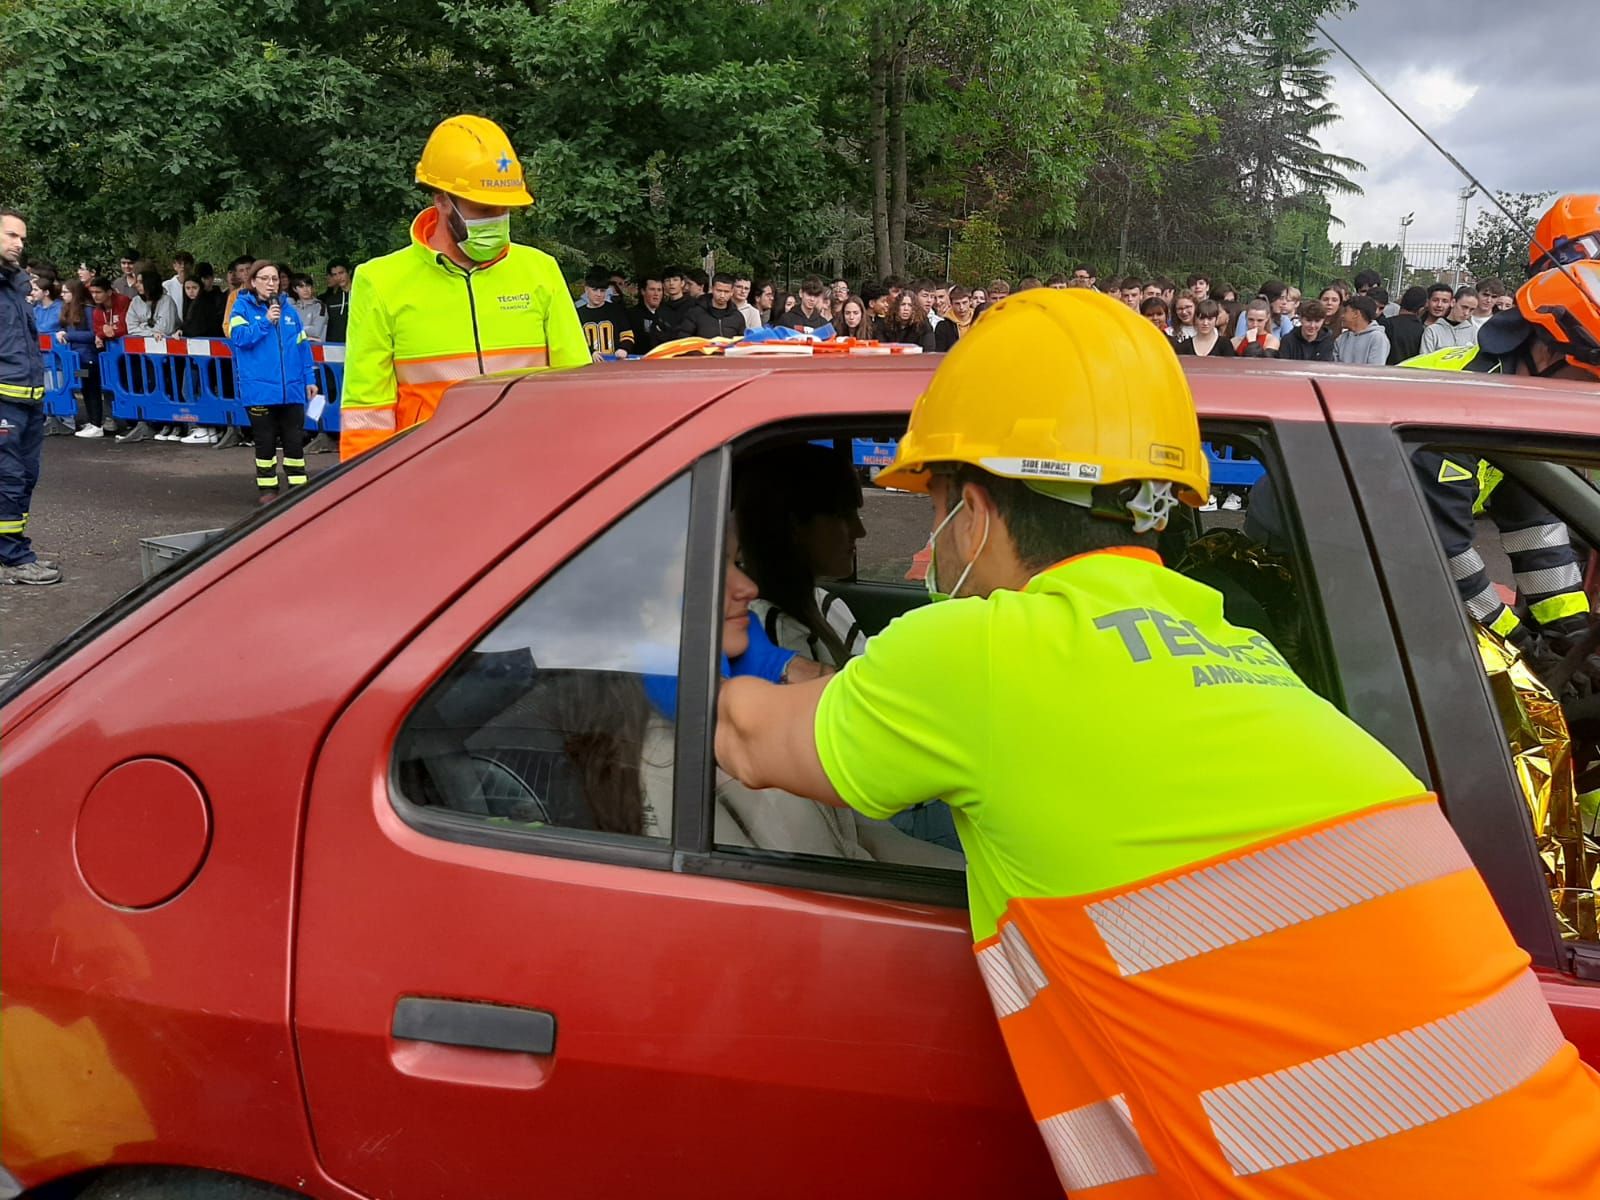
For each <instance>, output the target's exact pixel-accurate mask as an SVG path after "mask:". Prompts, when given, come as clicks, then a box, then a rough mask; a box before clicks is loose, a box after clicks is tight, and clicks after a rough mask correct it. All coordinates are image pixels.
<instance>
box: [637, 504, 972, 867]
mask: <svg viewBox="0 0 1600 1200" xmlns="http://www.w3.org/2000/svg"><path fill="white" fill-rule="evenodd" d="M738 559H739V541H738V536H737V534H736V533H735V531H734V530H733V529H732V528H730V529H729V536H728V555H727V565H726V575H725V580H724V584H723V600H722V653H723V658H724V664H723V669H724V672H725V673H731V674H735V675H737V674H749V673H753V674H759V675H761V676H762V677H763V678H767V679H770V680H772V681H774V682H786V683H794V682H799V681H800V680H803V679H815V678H816V677H817V675H818V674H820V673H822V672H824V671H825V670H826V668H823V667H821V666H819V665H818V664H817V663H815V662H812V661H810V660H809V659H806V658H804V657H802V656H800V655H798V654H791V653H790V652H789V651H784V650H780V649H778V648H777V647H774V646H773V645H772V644H771V643H770V642H769V641H768V640H767V638H766V636H765V634H764V632H763V631H762V629H761V627H760V625H759V624H758V623H757V622H756V620H755V619H754V616H753V615H752V613H751V603H752V602H753V601H754V600H755V598H756V585H755V583H754V582H753V581H752V580H751V579H750V577H749V576H748V575H746V574H745V573H744V571H743V570H741V569H740V568H739V565H738ZM672 683H673V681H671V680H669V679H660V680H656V681H652V683H651V684H650V685H647V688H646V690H647V692H648V693H649V696H650V704H651V707H652V709H653V711H652V713H651V714H650V716H649V718H648V720H647V721H646V724H645V729H644V738H643V753H642V755H641V756H640V763H641V766H640V771H639V781H640V783H641V784H642V785H643V793H644V795H643V800H644V817H643V828H642V829H641V830H639V832H641V833H643V834H644V835H645V836H646V837H660V838H665V837H669V836H671V833H672V805H673V790H672V774H673V757H674V756H673V736H674V724H673V720H674V718H675V715H676V714H675V711H674V709H675V707H676V698H675V695H674V691H675V689H674V687H673V686H672ZM714 801H715V812H716V817H715V821H716V823H715V833H714V839H715V841H716V843H717V844H718V845H721V846H744V847H749V848H751V849H757V850H781V851H785V852H787V853H791V854H816V855H822V856H825V857H829V858H845V859H853V860H856V861H862V862H887V863H907V864H914V865H919V866H928V867H944V868H947V869H949V870H960V869H961V868H962V866H963V865H964V861H965V860H964V859H963V858H962V857H961V855H960V854H958V853H956V852H955V851H953V850H948V849H945V848H944V847H942V846H936V845H933V844H932V843H929V842H926V841H922V840H919V839H918V838H915V837H912V836H910V835H909V834H905V833H902V832H900V830H898V829H896V828H895V827H894V826H893V825H891V824H889V823H888V822H887V821H873V820H870V819H868V818H866V817H863V816H862V815H861V814H860V813H857V812H855V811H854V810H853V809H847V808H834V807H832V806H831V805H826V804H818V803H816V802H815V801H813V800H807V799H805V798H803V797H801V796H795V795H792V794H790V793H789V792H783V791H779V790H778V789H776V788H749V787H746V786H745V785H744V784H742V783H740V782H739V781H738V780H736V779H734V778H733V777H732V776H730V775H728V774H727V773H726V772H725V771H723V770H722V769H721V768H718V769H717V776H716V793H715V797H714Z"/></svg>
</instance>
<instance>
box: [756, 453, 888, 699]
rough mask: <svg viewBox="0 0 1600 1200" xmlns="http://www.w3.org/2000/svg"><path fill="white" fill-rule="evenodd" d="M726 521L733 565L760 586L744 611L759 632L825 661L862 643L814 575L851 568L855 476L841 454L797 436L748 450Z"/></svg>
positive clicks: (858, 527) (859, 529) (840, 661)
mask: <svg viewBox="0 0 1600 1200" xmlns="http://www.w3.org/2000/svg"><path fill="white" fill-rule="evenodd" d="M734 521H735V524H736V525H737V526H738V531H739V545H740V547H741V559H740V564H739V565H740V566H741V567H742V568H743V570H744V572H745V574H747V575H748V576H749V577H750V578H751V579H752V580H754V581H755V585H756V588H757V589H758V591H759V592H760V598H759V599H758V600H756V601H755V602H754V603H752V604H751V605H750V615H751V617H752V618H753V619H755V620H757V621H760V622H761V626H762V628H763V629H764V630H765V631H766V635H767V640H769V641H770V642H772V643H773V645H775V646H781V647H783V648H784V649H785V650H793V651H795V652H796V653H797V654H803V655H805V657H807V658H809V659H811V660H812V661H813V662H819V663H821V664H823V665H824V666H827V667H834V668H838V667H842V666H844V664H845V663H846V662H848V661H849V660H850V659H851V658H853V657H854V656H856V655H857V654H860V653H861V652H862V650H864V649H865V648H866V644H867V639H866V635H865V634H864V633H862V631H861V626H860V625H859V624H858V623H857V622H856V619H855V617H854V616H853V615H852V614H851V612H850V609H849V607H848V606H847V605H846V604H845V602H844V600H843V599H841V598H840V597H839V596H837V595H835V594H833V593H831V592H829V591H827V590H826V589H825V588H823V587H821V586H819V585H818V581H819V580H826V579H843V578H848V577H849V576H850V575H851V574H852V573H854V571H855V558H856V542H857V540H858V539H860V538H861V537H863V536H865V534H866V529H865V528H864V527H863V526H862V524H861V484H860V482H859V481H858V480H857V479H856V473H855V468H854V467H853V466H852V465H851V463H850V461H849V460H848V459H846V458H843V457H841V456H840V455H838V454H835V453H834V452H833V451H832V450H829V449H828V448H827V447H824V446H813V445H811V444H809V443H805V444H802V445H798V446H783V447H780V448H778V449H776V450H768V451H765V452H763V453H761V454H757V455H753V456H752V457H751V458H749V459H747V460H745V461H744V462H743V463H741V464H740V467H739V482H738V486H737V487H736V489H735V494H734Z"/></svg>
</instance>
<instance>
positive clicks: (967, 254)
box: [950, 213, 1010, 287]
mask: <svg viewBox="0 0 1600 1200" xmlns="http://www.w3.org/2000/svg"><path fill="white" fill-rule="evenodd" d="M1009 269H1010V262H1009V259H1008V256H1007V254H1006V244H1005V239H1004V238H1003V237H1002V236H1001V233H1000V227H999V226H998V225H996V224H995V223H994V222H993V221H991V220H990V219H989V218H988V217H987V216H985V215H984V214H983V213H974V214H973V215H972V216H970V217H968V218H967V219H966V222H965V223H964V224H963V225H962V227H961V232H960V233H959V234H957V235H956V239H955V245H954V247H953V249H952V250H951V254H950V275H951V277H952V278H953V279H955V281H956V282H957V283H961V284H964V285H966V286H968V287H974V286H987V285H988V282H989V280H991V279H995V278H1004V277H1005V276H1006V274H1007V272H1008V271H1009Z"/></svg>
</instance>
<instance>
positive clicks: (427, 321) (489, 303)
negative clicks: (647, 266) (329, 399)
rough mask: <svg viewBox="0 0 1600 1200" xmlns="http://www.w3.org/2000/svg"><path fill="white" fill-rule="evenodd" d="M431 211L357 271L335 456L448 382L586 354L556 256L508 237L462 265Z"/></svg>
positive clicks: (410, 419)
mask: <svg viewBox="0 0 1600 1200" xmlns="http://www.w3.org/2000/svg"><path fill="white" fill-rule="evenodd" d="M438 219H439V218H438V213H437V212H435V211H434V210H433V209H431V208H430V209H427V210H426V211H424V212H423V213H421V214H420V215H419V216H418V217H417V219H416V220H415V221H413V222H412V223H411V244H410V245H409V246H407V247H406V248H405V249H403V250H396V251H395V252H394V253H393V254H386V255H384V256H383V257H382V258H375V259H373V260H372V261H371V262H367V263H363V264H362V265H361V268H360V269H359V270H358V271H356V275H355V283H354V286H353V287H352V288H351V291H350V328H349V334H348V340H347V342H346V345H345V367H344V393H343V396H342V397H341V399H340V402H339V410H340V414H339V420H340V433H339V457H340V458H341V459H348V458H353V457H354V456H355V455H357V454H360V453H362V452H363V451H365V450H370V449H371V448H372V447H373V446H376V445H377V444H378V443H379V442H382V441H384V440H385V439H386V438H389V437H392V436H393V435H394V434H396V433H397V432H399V431H400V430H402V429H408V428H410V427H411V426H412V425H416V424H418V423H419V422H422V421H426V420H427V419H428V418H429V417H431V416H432V415H433V412H434V409H435V408H437V407H438V405H439V398H440V397H441V396H442V395H443V394H444V391H445V389H446V388H448V387H449V386H450V385H451V384H452V383H458V382H459V381H461V380H463V379H470V378H472V377H473V376H475V375H487V374H492V373H494V372H496V371H506V370H511V369H514V368H518V367H544V366H552V367H577V366H582V365H584V364H585V363H588V362H589V361H591V360H590V356H589V349H588V346H587V344H586V343H585V342H584V338H583V330H582V329H581V328H580V327H579V325H578V314H577V311H576V310H575V309H574V308H573V306H572V297H571V296H570V294H569V293H568V291H567V286H566V283H565V281H564V280H563V279H562V277H561V269H560V267H559V266H557V265H556V260H555V259H553V258H551V257H550V256H549V255H548V254H546V253H544V251H542V250H536V249H534V248H533V247H532V246H519V245H515V244H513V245H512V246H510V247H509V248H508V249H507V250H506V252H505V253H504V254H503V255H501V256H500V257H499V258H497V259H495V260H494V261H493V262H492V263H488V264H485V265H484V266H481V267H476V268H474V269H473V270H471V271H468V270H466V269H465V268H463V267H461V266H459V265H457V264H456V263H455V262H453V261H451V259H450V258H449V257H447V256H446V255H444V254H441V253H440V252H439V251H437V250H435V249H434V248H433V247H432V246H431V245H429V243H428V239H429V238H430V237H431V236H432V235H433V231H434V227H435V226H436V225H437V224H438Z"/></svg>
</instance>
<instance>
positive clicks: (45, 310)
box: [33, 300, 66, 333]
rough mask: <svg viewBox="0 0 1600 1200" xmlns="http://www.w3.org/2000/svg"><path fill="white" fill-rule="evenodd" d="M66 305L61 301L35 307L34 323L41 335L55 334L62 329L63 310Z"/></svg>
mask: <svg viewBox="0 0 1600 1200" xmlns="http://www.w3.org/2000/svg"><path fill="white" fill-rule="evenodd" d="M65 307H66V305H64V304H62V303H61V301H59V300H52V301H50V303H49V304H36V305H34V306H33V323H34V326H35V327H36V328H37V329H38V330H39V332H40V333H54V332H55V331H56V330H58V329H60V328H61V310H62V309H63V308H65Z"/></svg>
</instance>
